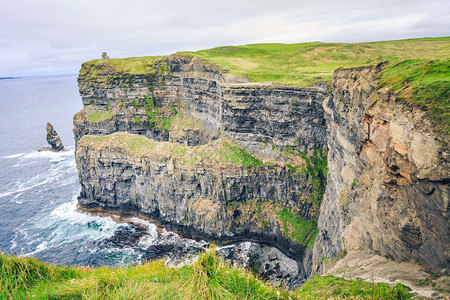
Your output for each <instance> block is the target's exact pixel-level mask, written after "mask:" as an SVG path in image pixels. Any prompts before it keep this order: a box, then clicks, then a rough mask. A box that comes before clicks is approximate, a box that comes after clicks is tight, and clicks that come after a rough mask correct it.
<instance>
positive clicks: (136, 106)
mask: <svg viewBox="0 0 450 300" xmlns="http://www.w3.org/2000/svg"><path fill="white" fill-rule="evenodd" d="M154 70H156V71H153V73H149V74H148V75H142V74H137V75H129V74H126V73H120V72H119V73H118V72H116V71H115V69H114V68H113V67H111V66H108V65H106V66H101V67H99V66H95V67H94V66H90V65H89V64H85V65H84V67H83V68H82V70H81V72H80V76H79V78H78V82H79V89H80V95H81V96H82V100H83V104H84V108H83V110H82V111H81V112H79V113H78V114H77V115H75V117H74V125H75V127H74V133H75V139H76V140H79V139H80V138H81V137H82V136H83V135H86V134H91V135H106V134H111V133H114V132H117V131H125V132H130V133H135V134H142V135H145V136H147V137H149V138H154V139H157V140H161V141H166V140H169V131H170V129H169V126H166V128H164V124H163V125H161V124H158V121H161V122H160V123H164V120H168V119H170V118H172V117H173V116H174V115H175V114H176V112H175V111H178V112H180V111H183V112H188V113H189V114H191V115H192V116H193V117H195V118H196V119H198V120H200V121H201V123H202V127H203V128H202V130H198V132H196V134H198V135H200V136H202V135H203V136H204V137H203V138H200V139H198V140H195V138H194V137H193V134H192V132H191V139H193V140H194V141H195V142H193V145H198V144H206V143H208V142H210V141H211V140H212V139H214V137H215V136H216V137H217V136H218V135H224V136H229V137H232V138H233V139H235V140H237V141H239V142H241V143H242V144H246V145H249V146H250V145H253V149H254V150H255V151H257V152H261V153H264V152H267V153H268V152H270V151H264V150H263V149H264V148H267V145H268V144H270V145H271V146H272V145H273V146H274V147H276V148H277V149H278V150H281V149H282V147H283V146H287V145H289V146H296V147H299V149H301V150H308V151H312V150H313V149H316V148H319V147H325V146H326V136H327V133H326V124H325V120H324V118H323V109H322V107H321V103H322V101H323V99H325V98H326V97H327V96H328V92H327V90H326V89H325V88H323V87H307V88H299V87H289V86H277V85H272V84H270V83H265V84H254V83H249V82H248V80H246V79H242V78H239V77H236V76H233V75H230V74H226V73H224V72H223V71H222V70H221V69H220V68H219V67H217V66H215V65H211V64H209V63H207V62H205V61H203V60H199V59H192V58H187V57H183V56H169V57H167V58H165V59H164V60H161V61H158V62H155V66H154ZM149 99H151V101H153V104H152V106H155V107H157V108H159V110H158V111H157V112H156V111H155V113H157V116H155V118H156V120H153V121H154V122H153V123H152V120H151V118H152V116H151V114H149V113H148V108H149V106H148V105H146V101H147V102H148V100H149ZM146 107H147V110H146V109H145V108H146ZM149 115H150V116H149ZM155 124H156V126H155ZM158 125H159V126H158ZM185 130H186V131H187V130H189V128H186V129H185ZM206 136H208V138H206ZM211 136H212V138H211ZM174 137H175V138H178V140H179V141H181V138H180V137H179V135H174ZM186 140H189V139H186ZM183 142H184V141H183ZM188 144H189V141H188ZM272 155H273V154H272Z"/></svg>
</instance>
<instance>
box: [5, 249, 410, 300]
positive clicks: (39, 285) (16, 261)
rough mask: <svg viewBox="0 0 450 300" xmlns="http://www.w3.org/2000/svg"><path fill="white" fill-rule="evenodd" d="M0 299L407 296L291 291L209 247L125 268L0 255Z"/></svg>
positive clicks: (385, 291) (339, 285)
mask: <svg viewBox="0 0 450 300" xmlns="http://www.w3.org/2000/svg"><path fill="white" fill-rule="evenodd" d="M0 271H1V272H0V299H180V300H181V299H185V300H188V299H189V300H191V299H192V300H195V299H227V300H230V299H248V300H250V299H255V300H256V299H273V300H278V299H345V298H353V299H354V298H357V299H409V298H410V297H411V296H412V295H411V294H409V293H407V292H405V291H404V289H403V286H402V285H397V286H395V287H390V286H388V285H386V284H371V283H367V282H362V281H347V280H344V279H339V278H335V277H333V276H326V277H321V276H315V277H313V279H311V280H310V281H308V282H306V284H304V285H303V286H302V287H301V288H300V289H299V290H297V291H288V290H285V289H282V288H277V287H275V286H273V285H270V284H268V283H265V282H263V281H262V280H260V279H258V278H256V277H255V276H254V275H253V274H252V273H250V272H249V271H247V270H243V269H238V268H235V267H233V266H230V265H228V264H226V263H225V262H224V261H223V260H222V259H220V258H218V257H217V254H216V252H215V250H214V249H210V251H207V252H205V253H203V254H201V255H200V257H199V259H198V260H197V261H196V262H194V263H193V264H190V265H187V266H183V267H180V268H168V267H166V266H165V264H164V261H163V260H156V261H151V262H147V263H145V264H142V265H133V266H129V267H116V268H112V267H100V268H89V267H72V268H70V267H57V266H52V265H47V264H45V263H42V262H39V261H37V260H36V259H35V258H16V257H13V256H7V255H0Z"/></svg>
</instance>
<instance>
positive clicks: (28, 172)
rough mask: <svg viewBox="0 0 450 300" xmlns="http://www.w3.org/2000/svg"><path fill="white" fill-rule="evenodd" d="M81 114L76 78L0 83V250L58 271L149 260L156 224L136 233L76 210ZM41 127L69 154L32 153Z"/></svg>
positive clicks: (40, 142) (39, 143)
mask: <svg viewBox="0 0 450 300" xmlns="http://www.w3.org/2000/svg"><path fill="white" fill-rule="evenodd" d="M81 108H82V103H81V98H80V96H79V94H78V89H77V81H76V75H65V76H49V77H28V78H17V79H7V80H0V116H1V117H0V251H3V252H6V253H15V254H17V255H23V256H34V257H37V258H38V259H41V260H43V261H46V262H50V263H56V264H60V265H62V264H68V265H123V264H128V263H138V262H140V261H141V260H142V259H143V258H145V259H151V258H153V257H154V255H153V254H154V253H155V248H152V246H153V247H154V246H155V245H156V244H159V246H161V241H160V240H159V241H158V234H157V231H156V226H155V225H153V224H150V223H148V222H145V221H143V220H137V219H135V220H133V222H135V223H136V222H140V223H141V224H143V225H144V226H138V227H135V226H132V225H131V224H129V223H117V222H115V221H113V220H112V219H111V218H105V217H97V216H91V215H88V214H85V213H81V212H79V211H77V209H76V205H77V196H78V195H79V192H80V185H79V182H78V175H77V170H76V166H75V158H74V144H75V142H74V138H73V133H72V128H73V123H72V120H73V115H74V114H75V113H76V112H78V111H79V110H80V109H81ZM47 122H50V123H52V124H53V126H54V128H55V130H56V131H57V132H58V134H59V135H60V137H61V139H62V142H63V145H64V146H65V148H66V149H68V150H69V151H67V152H58V153H54V152H49V151H45V152H38V151H37V149H39V148H40V147H43V146H46V145H47V142H46V129H45V127H46V124H47ZM142 228H144V229H142ZM166 236H167V235H166ZM171 236H175V235H171ZM166 240H167V239H166ZM172 240H173V239H172ZM162 246H164V245H162ZM197 246H198V245H196V247H197ZM172 248H173V245H172ZM158 249H159V250H161V249H164V247H162V248H161V247H160V248H158ZM161 251H164V250H161ZM161 251H156V252H158V253H159V254H161Z"/></svg>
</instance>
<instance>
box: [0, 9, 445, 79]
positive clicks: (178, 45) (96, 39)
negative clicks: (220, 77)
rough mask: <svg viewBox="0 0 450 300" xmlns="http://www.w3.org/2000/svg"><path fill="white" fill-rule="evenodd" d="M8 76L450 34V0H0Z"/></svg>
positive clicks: (0, 70)
mask: <svg viewBox="0 0 450 300" xmlns="http://www.w3.org/2000/svg"><path fill="white" fill-rule="evenodd" d="M0 3H1V6H0V7H1V11H0V77H2V76H26V75H40V74H64V73H76V72H78V69H79V68H80V65H81V63H82V62H83V61H86V60H90V59H94V58H99V57H100V55H101V52H103V51H108V54H109V55H110V56H111V57H112V58H115V57H128V56H144V55H161V54H170V53H174V52H177V51H181V50H200V49H205V48H212V47H217V46H224V45H242V44H250V43H267V42H280V43H300V42H308V41H323V42H361V41H377V40H390V39H404V38H416V37H431V36H448V35H450V33H449V31H450V18H449V17H448V16H449V15H450V1H448V0H423V1H419V0H379V1H365V0H339V1H336V0H309V1H304V0H271V1H267V0H221V1H216V0H208V1H206V0H204V1H201V0H189V1H186V0H168V1H154V0H127V1H125V0H120V1H118V0H71V1H69V0H39V1H36V0H0Z"/></svg>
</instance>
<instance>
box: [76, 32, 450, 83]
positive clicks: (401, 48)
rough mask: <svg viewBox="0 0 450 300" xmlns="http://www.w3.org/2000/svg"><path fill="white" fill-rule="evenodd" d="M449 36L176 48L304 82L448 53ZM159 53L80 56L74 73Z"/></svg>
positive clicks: (146, 66) (230, 66)
mask: <svg viewBox="0 0 450 300" xmlns="http://www.w3.org/2000/svg"><path fill="white" fill-rule="evenodd" d="M449 50H450V38H449V37H442V38H424V39H409V40H399V41H383V42H372V43H354V44H353V43H352V44H350V43H320V42H314V43H300V44H253V45H243V46H227V47H218V48H213V49H207V50H200V51H197V52H179V53H177V55H185V56H194V57H197V58H201V59H206V60H208V61H210V62H212V63H214V64H217V65H219V66H220V67H222V68H223V69H224V70H225V71H227V72H230V73H232V74H236V75H238V76H246V77H248V78H249V79H250V80H251V81H275V82H279V83H284V84H289V85H297V86H309V85H313V84H314V83H316V82H318V81H325V82H327V83H330V82H331V78H332V75H333V71H334V70H336V69H337V68H339V67H357V66H363V65H376V64H378V63H380V62H382V61H390V62H392V63H397V62H400V61H402V60H407V59H423V60H438V59H448V56H449V54H448V53H449ZM161 59H162V57H150V56H146V57H130V58H121V59H109V60H101V59H98V60H92V61H88V62H85V63H84V64H83V67H82V69H81V71H80V76H84V75H86V74H87V73H90V74H91V75H92V76H96V75H98V74H101V73H104V74H114V73H127V74H147V73H149V72H150V73H151V72H153V71H154V63H155V62H158V61H159V60H161Z"/></svg>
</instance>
